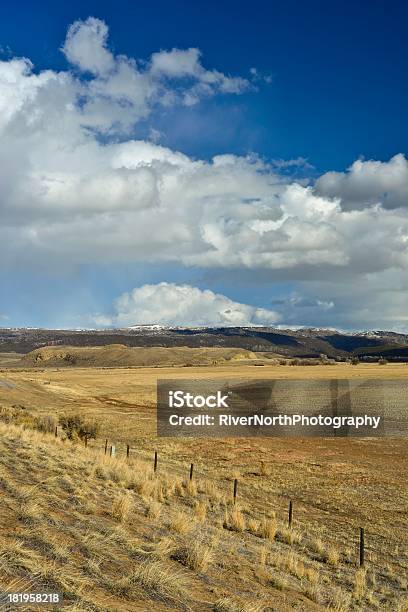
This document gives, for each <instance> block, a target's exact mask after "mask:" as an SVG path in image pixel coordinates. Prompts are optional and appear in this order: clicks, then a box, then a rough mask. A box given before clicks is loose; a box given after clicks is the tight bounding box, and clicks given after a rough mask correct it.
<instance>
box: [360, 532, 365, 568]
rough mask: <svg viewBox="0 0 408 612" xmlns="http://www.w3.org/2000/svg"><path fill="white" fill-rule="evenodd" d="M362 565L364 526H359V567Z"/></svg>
mask: <svg viewBox="0 0 408 612" xmlns="http://www.w3.org/2000/svg"><path fill="white" fill-rule="evenodd" d="M363 565H364V527H360V567H362V566H363Z"/></svg>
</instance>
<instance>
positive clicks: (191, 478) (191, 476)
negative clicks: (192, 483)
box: [190, 463, 194, 480]
mask: <svg viewBox="0 0 408 612" xmlns="http://www.w3.org/2000/svg"><path fill="white" fill-rule="evenodd" d="M193 471H194V463H192V464H191V465H190V480H193Z"/></svg>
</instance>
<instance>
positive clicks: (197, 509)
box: [194, 500, 207, 523]
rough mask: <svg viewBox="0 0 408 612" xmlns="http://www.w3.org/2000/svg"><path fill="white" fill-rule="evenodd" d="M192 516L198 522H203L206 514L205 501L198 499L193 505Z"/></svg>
mask: <svg viewBox="0 0 408 612" xmlns="http://www.w3.org/2000/svg"><path fill="white" fill-rule="evenodd" d="M194 516H195V518H196V520H197V521H198V522H199V523H203V522H204V521H205V519H206V516H207V502H205V501H203V500H202V501H198V502H196V504H195V506H194Z"/></svg>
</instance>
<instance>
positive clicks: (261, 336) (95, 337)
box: [0, 325, 408, 361]
mask: <svg viewBox="0 0 408 612" xmlns="http://www.w3.org/2000/svg"><path fill="white" fill-rule="evenodd" d="M118 343H120V344H124V345H126V346H144V347H147V346H156V347H158V346H162V347H174V346H188V347H201V348H202V347H222V348H232V347H233V348H241V349H246V350H250V351H255V352H260V351H262V352H267V353H271V354H272V353H273V354H279V355H283V356H285V357H318V356H319V355H321V354H324V355H327V356H328V357H330V358H338V359H346V358H348V357H351V356H356V357H358V358H359V359H361V360H366V361H370V360H377V359H378V358H379V357H385V358H387V359H388V360H390V361H408V335H407V334H399V333H396V332H388V331H367V332H358V333H347V332H341V331H336V330H333V329H317V328H302V329H280V328H274V327H196V328H191V327H165V326H161V325H139V326H138V325H134V326H132V327H129V328H124V329H104V330H58V329H57V330H52V329H33V328H18V329H14V328H13V329H10V328H1V329H0V352H13V351H14V352H17V353H28V352H29V351H32V350H34V349H36V348H41V347H44V346H63V345H67V346H102V345H107V344H118Z"/></svg>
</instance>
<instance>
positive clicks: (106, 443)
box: [105, 438, 108, 455]
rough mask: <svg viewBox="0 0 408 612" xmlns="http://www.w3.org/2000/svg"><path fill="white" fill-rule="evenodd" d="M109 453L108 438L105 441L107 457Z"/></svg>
mask: <svg viewBox="0 0 408 612" xmlns="http://www.w3.org/2000/svg"><path fill="white" fill-rule="evenodd" d="M107 452H108V438H106V440H105V455H106V453H107Z"/></svg>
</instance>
